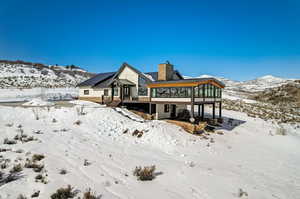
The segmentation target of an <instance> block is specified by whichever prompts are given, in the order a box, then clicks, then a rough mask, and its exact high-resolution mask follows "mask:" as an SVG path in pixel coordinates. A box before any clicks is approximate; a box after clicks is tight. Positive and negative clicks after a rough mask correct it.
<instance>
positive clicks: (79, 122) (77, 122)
mask: <svg viewBox="0 0 300 199" xmlns="http://www.w3.org/2000/svg"><path fill="white" fill-rule="evenodd" d="M81 123H82V122H81V121H80V120H77V121H76V122H74V124H76V125H78V126H79V125H80V124H81Z"/></svg>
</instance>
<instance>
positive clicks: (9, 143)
mask: <svg viewBox="0 0 300 199" xmlns="http://www.w3.org/2000/svg"><path fill="white" fill-rule="evenodd" d="M3 144H8V145H12V144H17V141H15V140H10V139H8V138H5V139H4V141H3Z"/></svg>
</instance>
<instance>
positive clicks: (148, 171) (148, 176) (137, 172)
mask: <svg viewBox="0 0 300 199" xmlns="http://www.w3.org/2000/svg"><path fill="white" fill-rule="evenodd" d="M154 171H155V165H153V166H150V167H144V168H142V167H135V169H134V171H133V175H134V176H137V179H138V180H141V181H146V180H153V179H154V178H155V174H154Z"/></svg>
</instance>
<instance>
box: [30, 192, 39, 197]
mask: <svg viewBox="0 0 300 199" xmlns="http://www.w3.org/2000/svg"><path fill="white" fill-rule="evenodd" d="M39 195H40V191H36V192H34V193H33V194H32V195H31V197H32V198H37V197H39Z"/></svg>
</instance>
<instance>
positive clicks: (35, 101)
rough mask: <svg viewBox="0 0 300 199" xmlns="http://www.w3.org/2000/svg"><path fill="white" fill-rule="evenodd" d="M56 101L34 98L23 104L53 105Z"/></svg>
mask: <svg viewBox="0 0 300 199" xmlns="http://www.w3.org/2000/svg"><path fill="white" fill-rule="evenodd" d="M53 105H54V103H52V102H47V101H44V100H41V99H38V98H36V99H32V100H30V101H29V102H26V103H24V104H23V106H53Z"/></svg>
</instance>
